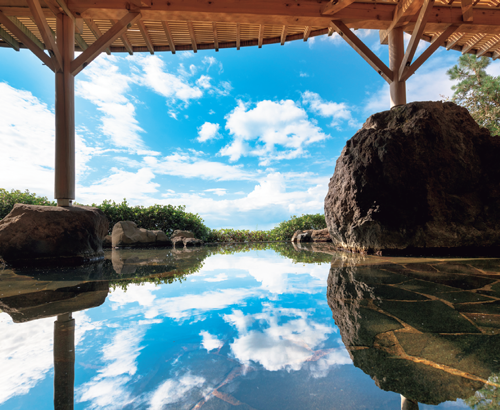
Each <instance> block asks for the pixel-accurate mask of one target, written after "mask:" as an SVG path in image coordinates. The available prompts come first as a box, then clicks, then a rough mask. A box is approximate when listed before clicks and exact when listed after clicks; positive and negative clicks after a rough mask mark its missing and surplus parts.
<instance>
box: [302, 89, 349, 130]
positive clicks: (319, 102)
mask: <svg viewBox="0 0 500 410" xmlns="http://www.w3.org/2000/svg"><path fill="white" fill-rule="evenodd" d="M302 101H303V103H304V104H306V105H309V109H310V110H311V111H312V112H314V113H315V114H317V115H319V116H321V117H324V118H330V117H331V119H332V123H331V124H330V126H332V127H336V126H338V125H340V123H341V122H343V121H347V122H348V124H349V126H351V127H356V126H358V124H357V121H355V120H354V118H352V114H351V110H350V108H349V107H348V106H347V104H346V103H336V102H332V101H324V100H323V99H322V98H321V97H320V95H319V94H317V93H313V92H311V91H305V92H304V93H303V94H302Z"/></svg>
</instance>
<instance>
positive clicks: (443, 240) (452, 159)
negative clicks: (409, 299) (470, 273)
mask: <svg viewBox="0 0 500 410" xmlns="http://www.w3.org/2000/svg"><path fill="white" fill-rule="evenodd" d="M499 157H500V139H499V138H497V137H492V136H490V134H489V132H488V130H486V129H484V128H481V127H479V126H478V125H477V123H476V122H475V121H474V120H473V119H472V117H471V116H470V115H469V113H468V111H467V110H466V109H465V108H462V107H459V106H457V105H456V104H453V103H451V102H445V103H442V102H415V103H410V104H406V105H404V106H398V107H395V108H393V109H392V110H390V111H385V112H381V113H378V114H374V115H372V116H371V117H370V118H369V119H368V120H367V121H366V123H365V124H364V125H363V128H362V129H361V130H359V131H358V132H357V133H356V135H354V136H353V137H352V138H351V139H350V140H349V141H347V143H346V146H345V148H344V150H343V151H342V154H341V155H340V157H339V159H338V160H337V165H336V168H335V173H334V175H333V177H332V179H331V180H330V184H329V191H328V194H327V196H326V198H325V219H326V223H327V226H328V229H329V231H330V235H331V237H332V240H333V242H334V244H336V245H337V246H339V247H343V248H346V249H349V250H354V251H368V252H381V251H384V252H385V251H392V252H419V253H425V252H434V253H435V252H440V251H441V252H469V253H474V254H475V253H479V254H482V253H490V254H491V253H496V254H498V253H499V251H500V184H499V183H498V181H500V161H498V158H499Z"/></svg>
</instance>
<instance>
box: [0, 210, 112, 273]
mask: <svg viewBox="0 0 500 410" xmlns="http://www.w3.org/2000/svg"><path fill="white" fill-rule="evenodd" d="M107 231H108V220H107V219H106V216H105V215H104V214H103V213H102V212H101V211H100V210H99V209H96V208H91V207H84V206H72V207H54V206H38V205H25V204H16V205H14V208H13V209H12V211H11V212H10V213H9V214H8V215H7V216H6V217H5V218H4V219H2V220H1V221H0V256H1V257H2V258H3V259H4V260H5V262H7V263H8V264H13V265H24V264H29V265H31V264H54V263H55V264H81V263H85V262H90V261H94V260H98V259H102V258H103V256H104V252H103V250H102V240H103V238H104V237H105V236H106V233H107Z"/></svg>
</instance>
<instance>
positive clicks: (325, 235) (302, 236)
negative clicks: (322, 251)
mask: <svg viewBox="0 0 500 410" xmlns="http://www.w3.org/2000/svg"><path fill="white" fill-rule="evenodd" d="M331 241H332V238H330V232H329V231H328V228H325V229H318V230H314V229H309V230H307V231H300V230H299V231H296V232H295V233H294V234H293V236H292V243H299V242H331Z"/></svg>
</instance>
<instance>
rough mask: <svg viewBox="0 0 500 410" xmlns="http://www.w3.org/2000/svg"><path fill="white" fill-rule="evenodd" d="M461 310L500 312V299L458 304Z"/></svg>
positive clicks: (457, 307) (458, 308)
mask: <svg viewBox="0 0 500 410" xmlns="http://www.w3.org/2000/svg"><path fill="white" fill-rule="evenodd" d="M456 309H457V310H458V311H459V312H467V313H487V314H488V313H489V314H500V301H498V300H497V301H495V302H491V303H481V304H472V305H457V306H456Z"/></svg>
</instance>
